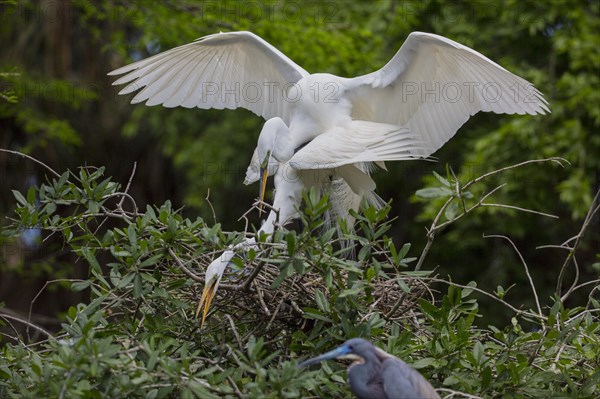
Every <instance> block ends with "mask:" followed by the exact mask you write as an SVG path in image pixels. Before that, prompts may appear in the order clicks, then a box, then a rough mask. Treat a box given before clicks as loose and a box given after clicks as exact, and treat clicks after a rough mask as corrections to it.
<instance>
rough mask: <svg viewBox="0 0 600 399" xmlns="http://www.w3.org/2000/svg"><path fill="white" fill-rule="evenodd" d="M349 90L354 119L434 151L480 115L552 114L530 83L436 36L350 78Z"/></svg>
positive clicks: (413, 38) (411, 42)
mask: <svg viewBox="0 0 600 399" xmlns="http://www.w3.org/2000/svg"><path fill="white" fill-rule="evenodd" d="M347 85H348V86H347V87H348V89H347V92H346V93H347V95H348V98H349V99H350V100H351V101H352V104H353V108H352V117H353V118H354V119H362V120H369V121H374V122H381V123H390V124H394V125H399V126H406V127H408V128H409V129H410V130H411V131H412V132H413V133H414V134H415V135H416V137H417V138H418V139H419V140H423V141H424V142H426V143H427V144H428V151H429V150H431V151H432V152H433V151H436V150H437V149H439V148H440V147H441V146H442V145H443V144H444V143H445V142H446V141H448V140H449V139H450V138H451V137H452V136H454V134H455V133H456V131H457V130H458V129H459V128H460V127H461V126H462V125H463V124H464V123H465V122H466V121H467V120H468V119H469V117H470V116H471V115H474V114H475V113H477V112H479V111H491V112H495V113H506V114H526V113H527V114H531V115H533V114H545V113H546V112H549V109H548V107H547V104H548V103H547V101H546V100H545V99H544V98H543V95H542V93H540V92H539V91H538V90H537V89H535V88H534V87H533V85H531V84H530V83H529V82H527V81H526V80H524V79H522V78H520V77H518V76H516V75H514V74H512V73H511V72H509V71H507V70H506V69H504V68H503V67H501V66H500V65H498V64H496V63H495V62H493V61H492V60H490V59H488V58H487V57H485V56H483V55H482V54H480V53H478V52H477V51H475V50H472V49H470V48H468V47H466V46H463V45H461V44H459V43H456V42H454V41H452V40H450V39H447V38H445V37H442V36H438V35H434V34H430V33H422V32H413V33H411V34H410V35H409V36H408V38H407V39H406V41H405V42H404V44H403V45H402V47H401V48H400V50H398V52H397V53H396V55H395V56H394V57H393V58H392V59H391V60H390V61H389V62H388V63H387V64H386V65H385V66H384V67H383V68H381V69H380V70H378V71H376V72H373V73H370V74H367V75H363V76H359V77H356V78H353V79H349V80H348V83H347ZM421 154H422V155H430V154H431V153H430V152H427V151H425V152H421Z"/></svg>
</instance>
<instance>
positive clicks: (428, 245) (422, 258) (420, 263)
mask: <svg viewBox="0 0 600 399" xmlns="http://www.w3.org/2000/svg"><path fill="white" fill-rule="evenodd" d="M542 162H556V163H557V164H559V165H560V166H563V162H564V163H567V164H569V161H567V160H566V159H564V158H560V157H551V158H543V159H532V160H529V161H524V162H520V163H518V164H514V165H510V166H506V167H504V168H500V169H497V170H494V171H491V172H489V173H485V174H483V175H481V176H479V177H477V178H475V179H473V180H471V181H469V182H467V183H466V184H465V185H464V186H462V188H460V187H459V186H458V179H457V178H456V176H455V181H456V184H457V186H456V190H457V191H464V190H465V189H467V188H469V187H470V186H472V185H473V184H475V183H478V182H480V181H482V180H484V179H486V178H488V177H491V176H495V175H497V174H500V173H503V172H506V171H508V170H511V169H515V168H519V167H521V166H524V165H528V164H532V163H542ZM452 174H453V175H454V172H452ZM505 185H506V183H504V184H501V185H500V186H498V187H496V188H494V189H493V190H491V191H490V192H488V193H487V194H485V195H484V196H482V198H481V199H480V200H479V202H478V203H477V204H475V205H473V206H472V207H471V208H469V209H466V210H464V212H463V213H461V214H460V215H458V216H457V217H455V218H453V219H452V220H448V221H446V222H444V223H442V224H439V225H438V222H439V220H440V218H441V217H442V215H443V214H444V212H445V210H446V208H447V207H448V206H449V205H450V203H451V202H452V201H453V200H454V199H456V198H458V196H457V194H458V193H454V195H452V196H450V197H449V198H448V199H447V200H446V202H445V203H444V205H442V207H441V208H440V210H439V211H438V213H437V215H436V216H435V218H434V219H433V222H432V223H431V226H430V227H429V229H428V230H427V242H426V243H425V248H424V249H423V252H421V256H420V257H419V260H418V261H417V265H416V266H415V271H418V270H421V267H422V266H423V262H424V261H425V257H426V256H427V254H428V253H429V250H430V249H431V245H432V244H433V241H434V239H435V234H436V232H437V231H439V230H440V229H442V228H444V227H445V226H447V225H449V224H451V223H454V222H455V221H456V220H458V219H460V218H461V217H463V216H465V215H466V214H468V213H469V212H471V211H473V210H475V209H477V208H479V207H480V206H495V207H501V208H509V209H514V210H519V211H523V212H529V213H535V214H539V215H542V216H548V217H553V218H556V216H554V215H550V214H547V213H543V212H538V211H534V210H531V209H526V208H520V207H516V206H512V205H503V204H489V203H484V201H485V199H486V198H488V197H489V196H491V195H492V194H493V193H494V192H496V191H497V190H499V189H500V188H502V187H504V186H505ZM461 199H462V197H461ZM463 207H464V201H463Z"/></svg>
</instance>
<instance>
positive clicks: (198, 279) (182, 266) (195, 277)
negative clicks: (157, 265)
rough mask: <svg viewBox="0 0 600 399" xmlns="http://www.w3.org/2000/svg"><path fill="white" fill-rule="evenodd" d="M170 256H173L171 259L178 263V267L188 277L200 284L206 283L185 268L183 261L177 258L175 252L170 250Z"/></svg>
mask: <svg viewBox="0 0 600 399" xmlns="http://www.w3.org/2000/svg"><path fill="white" fill-rule="evenodd" d="M168 251H169V255H171V258H173V260H174V261H175V263H177V266H179V268H180V269H181V270H182V271H183V272H184V273H185V274H187V275H188V277H190V278H191V279H192V280H194V281H197V282H199V283H204V279H203V278H202V277H199V276H198V275H196V274H195V273H193V272H192V271H191V270H189V269H188V268H187V267H185V265H184V264H183V262H182V261H181V259H179V258H178V257H177V255H176V254H175V252H173V249H171V248H169V249H168Z"/></svg>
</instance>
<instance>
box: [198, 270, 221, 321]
mask: <svg viewBox="0 0 600 399" xmlns="http://www.w3.org/2000/svg"><path fill="white" fill-rule="evenodd" d="M216 287H217V280H216V279H214V280H213V281H212V282H210V283H209V284H207V285H205V286H204V290H203V291H202V297H201V298H200V303H199V304H198V309H196V318H198V315H199V314H200V310H202V309H204V311H203V312H202V321H201V322H200V328H202V327H203V326H204V320H206V315H208V309H209V308H210V304H211V302H212V300H213V298H214V297H215V293H216V292H217V289H216Z"/></svg>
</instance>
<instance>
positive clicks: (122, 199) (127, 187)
mask: <svg viewBox="0 0 600 399" xmlns="http://www.w3.org/2000/svg"><path fill="white" fill-rule="evenodd" d="M136 169H137V162H135V161H134V162H133V170H132V171H131V175H130V176H129V181H127V185H126V186H125V191H123V194H127V193H128V192H129V188H130V187H131V182H132V181H133V176H135V171H136ZM129 198H130V201H131V203H132V204H133V206H134V209H135V213H138V208H137V205H136V203H135V201H134V200H133V198H132V197H131V196H129ZM123 201H125V196H123V198H121V201H119V203H118V204H117V208H119V209H123Z"/></svg>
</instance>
